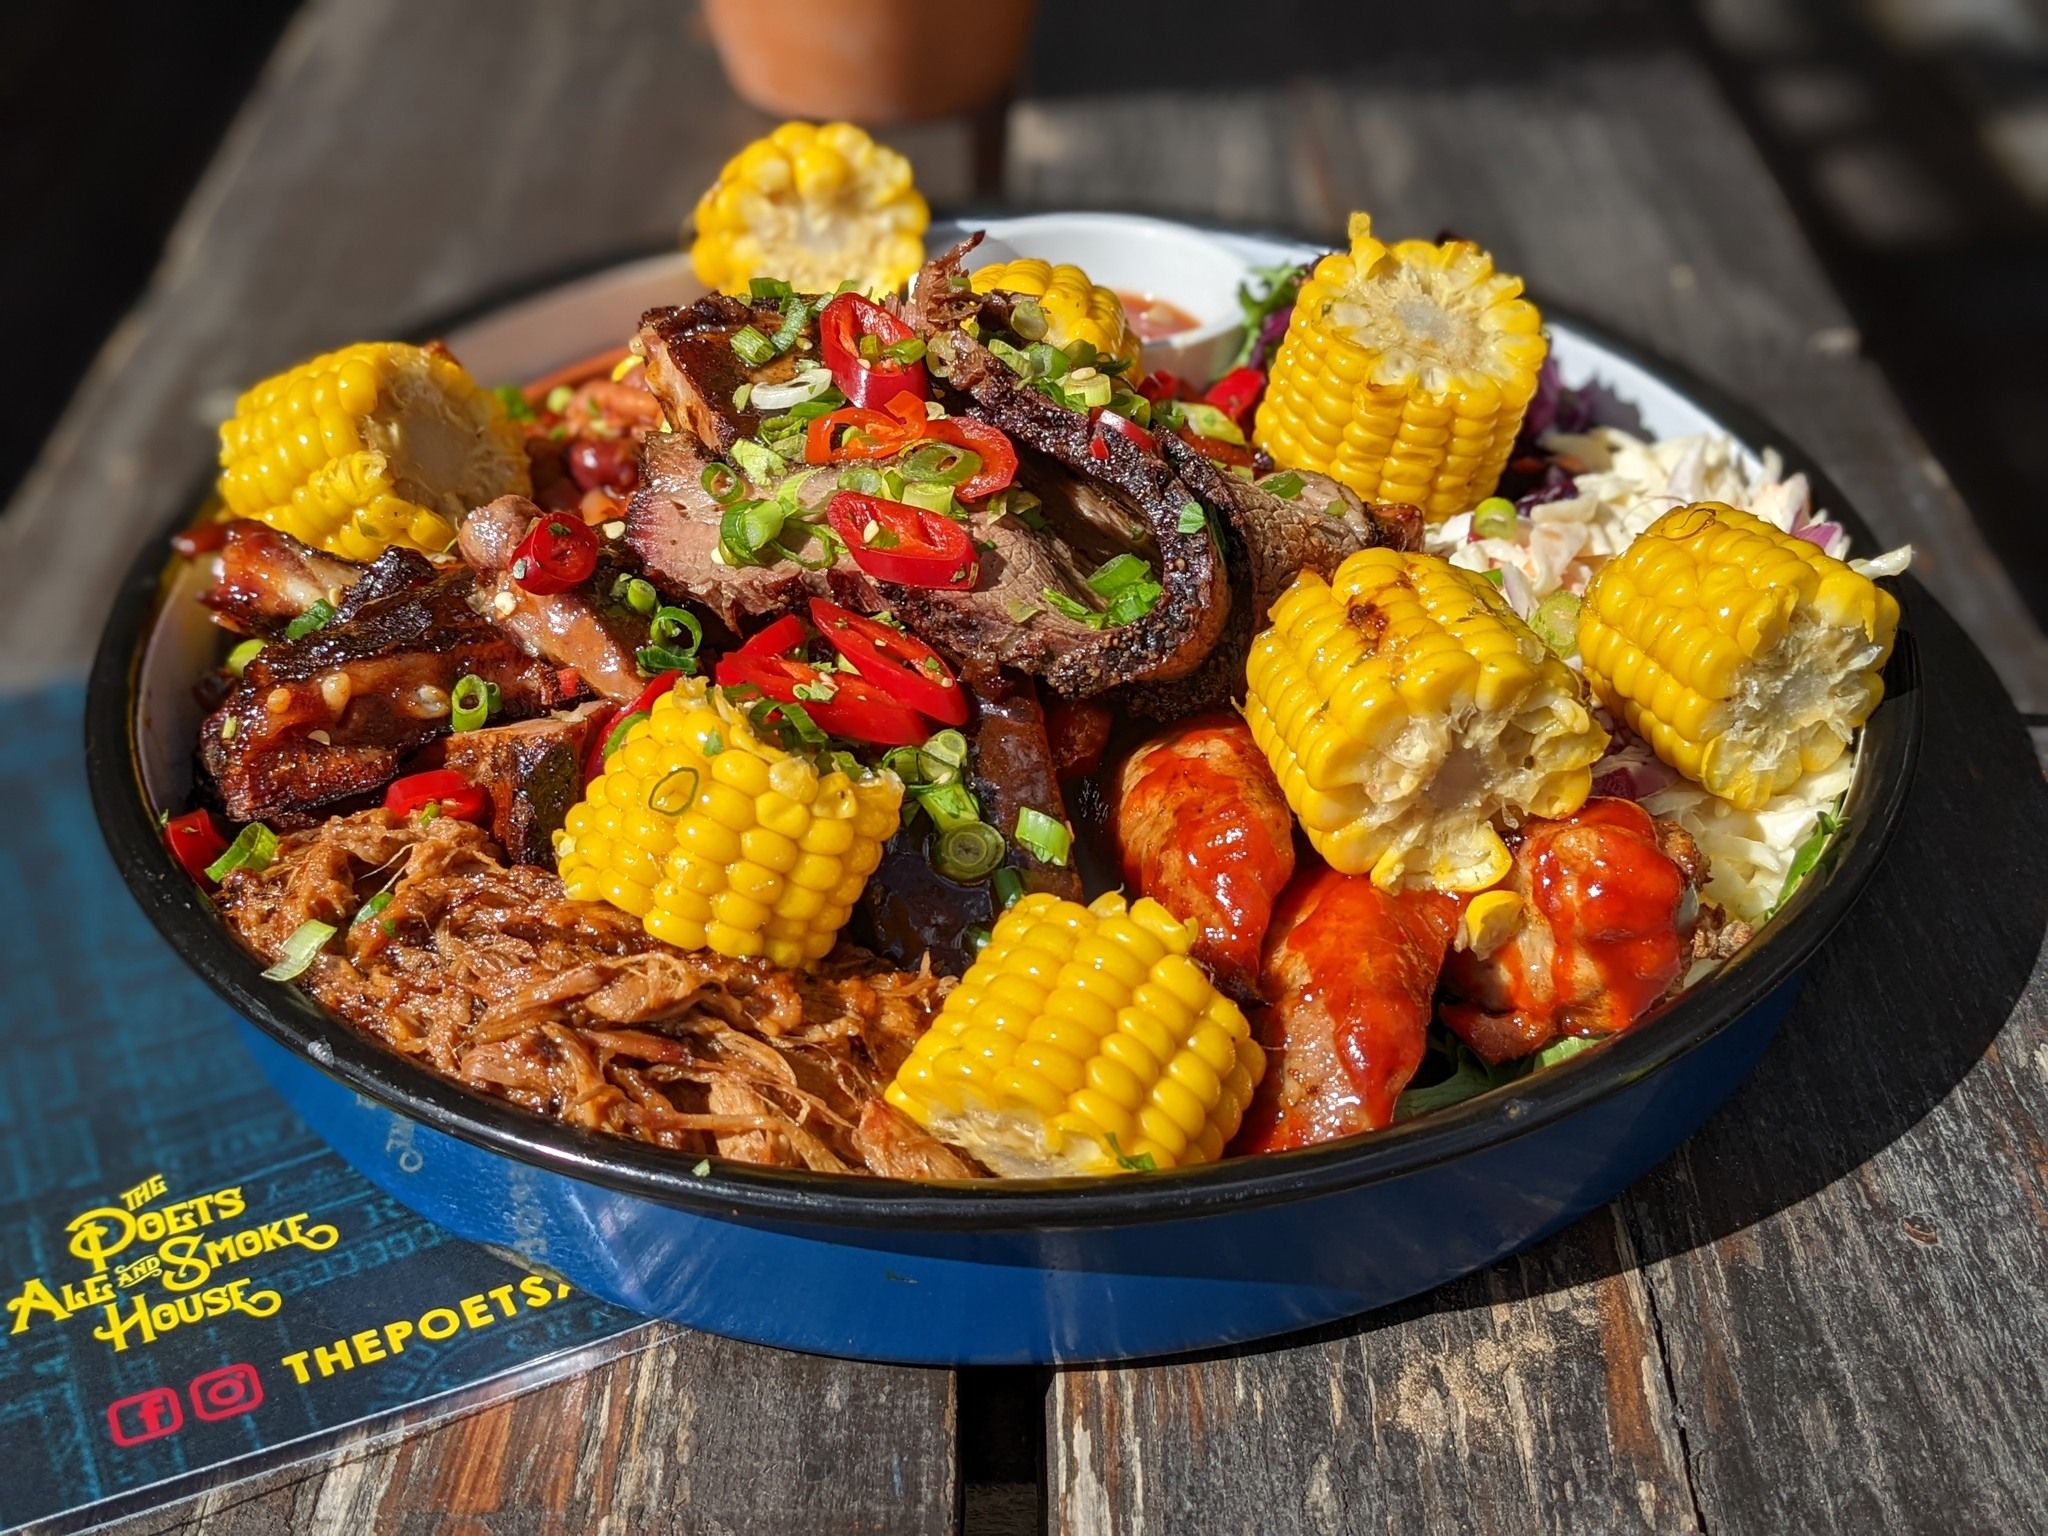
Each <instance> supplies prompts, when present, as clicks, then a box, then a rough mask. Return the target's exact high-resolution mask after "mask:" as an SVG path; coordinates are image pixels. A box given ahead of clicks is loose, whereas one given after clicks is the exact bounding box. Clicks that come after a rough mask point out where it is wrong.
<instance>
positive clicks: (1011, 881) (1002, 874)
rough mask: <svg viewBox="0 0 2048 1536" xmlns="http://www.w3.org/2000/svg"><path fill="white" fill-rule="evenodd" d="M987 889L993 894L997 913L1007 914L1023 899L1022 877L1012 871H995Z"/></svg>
mask: <svg viewBox="0 0 2048 1536" xmlns="http://www.w3.org/2000/svg"><path fill="white" fill-rule="evenodd" d="M989 888H990V889H991V890H992V891H994V893H995V898H996V910H997V911H998V912H1007V911H1009V910H1010V908H1012V907H1014V906H1015V905H1017V903H1018V902H1020V901H1022V900H1023V899H1024V877H1023V876H1022V875H1020V874H1018V873H1017V871H1016V870H1014V869H999V870H997V871H996V877H995V879H994V880H992V881H990V882H989Z"/></svg>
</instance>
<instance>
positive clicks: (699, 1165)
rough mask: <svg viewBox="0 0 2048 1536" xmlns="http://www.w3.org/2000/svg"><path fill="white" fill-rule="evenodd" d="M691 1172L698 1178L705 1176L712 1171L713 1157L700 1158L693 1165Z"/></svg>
mask: <svg viewBox="0 0 2048 1536" xmlns="http://www.w3.org/2000/svg"><path fill="white" fill-rule="evenodd" d="M690 1172H691V1174H693V1175H694V1176H695V1177H697V1178H700V1179H701V1178H703V1177H704V1176H705V1175H706V1174H708V1173H710V1172H711V1159H710V1158H708V1157H700V1158H698V1159H697V1161H696V1163H695V1165H694V1166H692V1167H691V1169H690Z"/></svg>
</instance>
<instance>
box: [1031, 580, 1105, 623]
mask: <svg viewBox="0 0 2048 1536" xmlns="http://www.w3.org/2000/svg"><path fill="white" fill-rule="evenodd" d="M1038 595H1039V596H1040V597H1042V598H1044V599H1045V602H1046V606H1047V607H1049V608H1050V609H1052V611H1053V612H1054V613H1062V614H1065V615H1066V616H1067V617H1068V618H1070V619H1072V620H1073V621H1074V622H1075V623H1077V624H1086V625H1087V626H1088V627H1089V628H1090V629H1100V628H1102V626H1103V625H1104V624H1106V623H1107V622H1108V620H1107V619H1105V618H1104V617H1103V616H1102V615H1101V614H1099V613H1097V612H1096V611H1095V610H1094V609H1093V608H1090V607H1089V606H1088V605H1087V604H1086V603H1081V602H1076V601H1075V600H1074V599H1073V598H1071V597H1069V596H1067V594H1066V593H1064V592H1062V591H1060V590H1059V589H1058V588H1057V587H1047V588H1045V590H1043V591H1042V592H1040V593H1039V594H1038Z"/></svg>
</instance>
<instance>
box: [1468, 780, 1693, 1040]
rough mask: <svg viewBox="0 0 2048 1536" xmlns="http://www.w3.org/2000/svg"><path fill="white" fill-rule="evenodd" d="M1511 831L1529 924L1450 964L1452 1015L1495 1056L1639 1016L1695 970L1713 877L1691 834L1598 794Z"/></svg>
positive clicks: (1516, 880) (1514, 880)
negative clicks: (1701, 896) (1703, 897)
mask: <svg viewBox="0 0 2048 1536" xmlns="http://www.w3.org/2000/svg"><path fill="white" fill-rule="evenodd" d="M1509 842H1510V843H1511V845H1513V847H1514V854H1515V867H1514V871H1513V873H1511V874H1510V875H1509V877H1508V880H1507V883H1506V885H1505V887H1504V888H1505V889H1508V890H1512V891H1513V892H1514V893H1515V894H1516V895H1518V896H1520V897H1521V898H1522V905H1523V912H1522V920H1521V925H1520V927H1518V928H1517V929H1516V930H1515V931H1514V932H1513V933H1512V934H1511V935H1510V936H1509V938H1508V939H1507V941H1506V942H1505V943H1503V944H1501V945H1500V946H1499V947H1498V948H1496V949H1494V950H1492V951H1491V952H1490V953H1487V954H1486V955H1484V956H1483V957H1482V956H1481V955H1478V954H1475V953H1471V952H1461V953H1458V954H1454V955H1453V956H1452V957H1451V962H1450V965H1449V967H1448V969H1447V970H1446V972H1445V976H1444V984H1445V993H1446V996H1447V998H1448V999H1449V1000H1448V1001H1446V1003H1445V1004H1444V1007H1443V1010H1442V1012H1443V1019H1444V1022H1445V1023H1446V1024H1448V1025H1449V1026H1450V1027H1451V1028H1452V1029H1453V1030H1455V1031H1456V1032H1457V1034H1458V1035H1459V1037H1460V1038H1461V1039H1463V1040H1464V1042H1465V1043H1466V1044H1467V1045H1469V1046H1471V1047H1472V1049H1473V1050H1474V1051H1475V1052H1476V1053H1477V1054H1478V1056H1479V1058H1480V1059H1481V1060H1482V1061H1485V1062H1488V1063H1489V1064H1491V1063H1498V1062H1503V1061H1511V1060H1514V1059H1515V1058H1517V1057H1521V1056H1527V1055H1528V1054H1530V1053H1531V1052H1532V1051H1538V1050H1541V1049H1542V1048H1543V1047H1544V1046H1546V1045H1548V1044H1550V1043H1551V1042H1552V1041H1553V1040H1555V1039H1557V1038H1558V1037H1559V1036H1561V1035H1611V1034H1616V1033H1618V1032H1620V1031H1621V1030H1624V1029H1627V1028H1628V1027H1629V1026H1630V1025H1631V1024H1633V1023H1634V1022H1635V1021H1636V1020H1637V1019H1638V1018H1640V1017H1641V1016H1642V1015H1643V1013H1644V1012H1646V1011H1647V1010H1648V1009H1649V1008H1650V1006H1651V1005H1652V1004H1654V1003H1655V1002H1657V1001H1658V1000H1659V999H1660V998H1662V997H1663V996H1664V995H1665V994H1666V993H1667V992H1669V991H1670V990H1671V987H1672V985H1673V984H1674V983H1675V982H1676V981H1677V980H1678V979H1679V977H1680V976H1681V975H1682V974H1683V973H1684V970H1685V966H1686V962H1687V960H1688V959H1689V958H1690V956H1691V953H1692V933H1693V928H1694V925H1695V923H1696V922H1697V920H1698V915H1699V900H1698V894H1697V893H1698V887H1699V886H1700V885H1701V884H1703V883H1704V882H1705V879H1706V867H1705V860H1704V859H1703V858H1702V857H1701V855H1700V851H1699V848H1698V846H1697V845H1696V844H1695V843H1694V842H1693V840H1692V838H1691V837H1690V836H1688V835H1687V834H1686V832H1685V831H1684V830H1683V829H1682V828H1680V827H1678V826H1677V825H1675V824H1674V823H1672V822H1668V821H1656V820H1653V819H1652V818H1651V816H1650V813H1649V812H1648V811H1646V810H1644V809H1643V808H1642V807H1641V806H1639V805H1637V804H1636V803H1635V802H1634V801H1632V800H1610V799H1594V800H1588V801H1587V802H1586V804H1585V806H1584V807H1583V808H1582V809H1581V810H1579V811H1578V812H1577V813H1576V814H1574V815H1571V816H1567V817H1565V818H1563V819H1562V820H1559V821H1531V822H1528V823H1526V824H1525V825H1524V826H1523V827H1522V828H1521V831H1520V833H1519V835H1518V836H1517V835H1516V834H1510V835H1509Z"/></svg>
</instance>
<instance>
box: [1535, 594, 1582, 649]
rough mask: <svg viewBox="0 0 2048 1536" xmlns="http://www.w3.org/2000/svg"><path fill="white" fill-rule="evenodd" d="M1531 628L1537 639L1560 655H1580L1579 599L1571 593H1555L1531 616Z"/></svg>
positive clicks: (1545, 599)
mask: <svg viewBox="0 0 2048 1536" xmlns="http://www.w3.org/2000/svg"><path fill="white" fill-rule="evenodd" d="M1529 627H1530V628H1531V629H1533V630H1535V631H1536V638H1537V639H1539V640H1541V641H1542V642H1543V643H1544V644H1545V645H1547V646H1549V647H1550V648H1551V649H1552V650H1553V651H1555V652H1557V654H1558V655H1560V656H1563V657H1566V658H1570V657H1573V656H1576V655H1578V654H1579V599H1578V597H1577V596H1576V595H1575V594H1573V593H1570V592H1553V593H1551V594H1550V596H1548V597H1546V598H1544V599H1543V601H1542V602H1540V603H1538V604H1537V605H1536V611H1535V612H1534V613H1532V614H1530V615H1529Z"/></svg>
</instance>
